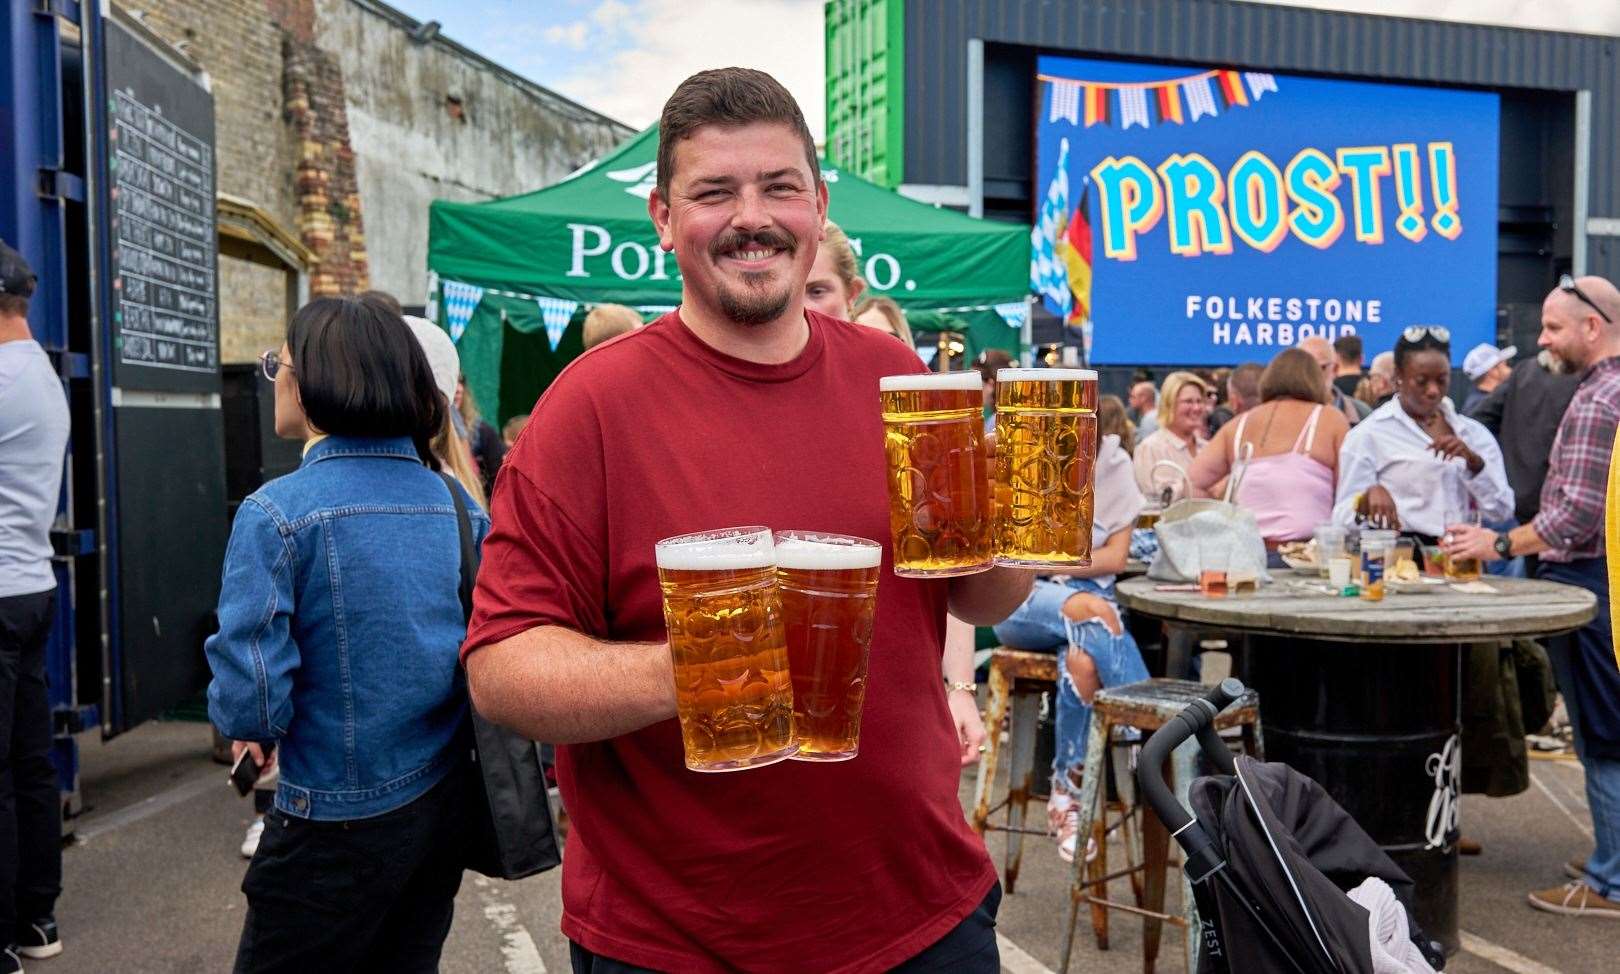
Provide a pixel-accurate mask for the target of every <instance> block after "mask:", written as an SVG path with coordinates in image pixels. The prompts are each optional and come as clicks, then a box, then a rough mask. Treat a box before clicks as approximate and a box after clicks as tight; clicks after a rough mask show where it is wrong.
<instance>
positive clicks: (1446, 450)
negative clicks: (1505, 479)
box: [1429, 433, 1485, 475]
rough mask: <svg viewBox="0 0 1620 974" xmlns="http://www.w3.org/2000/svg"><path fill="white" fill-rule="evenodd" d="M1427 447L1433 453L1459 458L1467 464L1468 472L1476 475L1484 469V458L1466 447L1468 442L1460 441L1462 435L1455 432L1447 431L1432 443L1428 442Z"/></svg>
mask: <svg viewBox="0 0 1620 974" xmlns="http://www.w3.org/2000/svg"><path fill="white" fill-rule="evenodd" d="M1429 449H1431V450H1433V451H1434V452H1435V453H1438V454H1439V455H1440V456H1443V457H1446V458H1448V459H1449V458H1452V457H1455V458H1456V459H1458V460H1461V461H1462V462H1463V463H1466V464H1467V465H1468V472H1469V474H1471V475H1477V474H1478V473H1479V472H1480V471H1481V470H1484V469H1485V460H1484V459H1483V458H1482V457H1481V456H1480V455H1479V454H1477V453H1475V452H1474V451H1473V450H1470V449H1469V448H1468V444H1467V443H1464V442H1463V441H1462V437H1460V436H1458V435H1457V434H1456V433H1447V434H1446V435H1444V436H1441V437H1439V438H1438V439H1436V440H1435V441H1434V442H1433V443H1430V444H1429Z"/></svg>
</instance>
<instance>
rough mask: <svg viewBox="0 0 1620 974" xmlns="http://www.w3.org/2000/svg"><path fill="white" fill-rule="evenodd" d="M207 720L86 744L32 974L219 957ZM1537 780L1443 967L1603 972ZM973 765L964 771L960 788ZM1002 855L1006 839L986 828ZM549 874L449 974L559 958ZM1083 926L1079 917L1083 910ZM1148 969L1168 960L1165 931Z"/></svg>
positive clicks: (1502, 804) (1044, 863)
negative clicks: (1563, 883) (77, 812)
mask: <svg viewBox="0 0 1620 974" xmlns="http://www.w3.org/2000/svg"><path fill="white" fill-rule="evenodd" d="M208 749H209V731H208V728H207V726H206V725H202V724H188V723H156V724H149V725H147V726H145V727H142V728H140V729H138V730H136V731H134V732H132V733H130V734H127V735H125V736H124V737H121V738H119V739H117V740H115V741H113V742H112V743H110V744H105V745H104V744H101V743H100V742H99V741H96V740H95V739H94V737H93V735H92V736H89V737H87V739H86V740H85V742H84V775H83V790H84V795H85V802H86V806H87V807H86V812H85V814H84V815H83V816H82V817H81V818H80V819H79V821H78V823H77V825H78V835H79V839H78V841H77V842H76V843H75V844H74V845H72V846H71V847H69V848H68V849H67V850H66V853H65V858H66V885H67V892H66V893H65V895H64V896H63V899H62V902H61V904H60V907H59V910H58V917H59V919H60V921H61V924H62V929H63V932H64V935H65V938H66V941H67V944H68V949H67V951H66V952H65V953H64V954H63V955H62V956H61V957H59V958H57V959H54V960H49V961H32V962H30V963H29V966H28V970H29V971H30V972H33V974H39V972H42V971H43V972H45V974H78V972H85V974H101V972H106V971H115V970H116V971H136V972H145V971H153V972H159V971H161V972H192V971H196V972H218V971H224V970H228V969H229V966H230V961H231V957H232V956H233V952H234V949H235V943H236V936H237V933H238V931H239V929H240V925H241V922H242V898H241V895H240V893H239V892H238V889H237V887H238V884H239V883H240V882H241V877H242V872H243V869H244V866H245V864H244V863H243V861H242V860H241V859H240V858H239V857H238V855H237V846H238V845H239V844H240V842H241V837H242V831H243V829H244V828H245V827H246V825H247V822H248V820H249V817H250V812H251V809H250V807H249V803H248V802H247V801H245V800H239V799H237V798H236V796H235V793H234V792H232V791H231V790H229V789H228V788H227V787H226V785H225V769H224V768H222V767H220V766H219V765H216V764H213V763H211V762H210V761H209V758H208ZM1532 771H1533V773H1534V777H1535V780H1536V786H1535V787H1533V788H1531V790H1530V791H1528V792H1526V793H1524V794H1522V795H1519V796H1517V797H1514V798H1510V799H1501V800H1482V799H1473V798H1466V799H1464V803H1463V821H1464V823H1465V825H1466V828H1467V831H1468V832H1469V833H1470V834H1471V835H1474V836H1476V837H1478V838H1479V839H1481V840H1482V841H1483V842H1484V844H1485V847H1486V852H1485V855H1484V856H1482V857H1480V858H1478V859H1471V860H1464V861H1463V873H1462V884H1463V888H1462V917H1463V927H1464V929H1465V930H1467V931H1468V933H1469V935H1470V936H1469V939H1468V948H1469V949H1467V950H1465V951H1464V952H1463V953H1461V954H1458V955H1457V956H1456V957H1454V958H1453V959H1452V961H1451V964H1450V965H1449V967H1448V970H1451V971H1456V972H1460V974H1499V972H1502V971H1512V972H1516V974H1548V972H1555V971H1563V972H1569V974H1577V972H1581V974H1584V972H1599V971H1612V970H1614V969H1615V963H1616V962H1615V959H1614V958H1615V944H1616V943H1617V940H1616V935H1617V934H1620V928H1617V927H1616V926H1615V925H1613V924H1609V923H1604V922H1602V921H1585V922H1584V923H1583V922H1580V921H1572V920H1566V919H1563V918H1559V917H1552V916H1548V915H1546V914H1540V913H1536V912H1534V911H1532V910H1530V909H1529V908H1528V907H1527V906H1525V905H1524V894H1525V892H1526V891H1528V890H1529V889H1531V888H1532V887H1536V886H1547V885H1552V884H1554V883H1556V882H1558V881H1559V879H1560V876H1559V872H1558V863H1559V862H1561V861H1562V860H1564V859H1565V858H1568V857H1569V856H1570V855H1572V854H1575V853H1577V852H1580V851H1581V850H1582V849H1583V848H1584V847H1586V846H1587V844H1588V843H1589V842H1590V838H1589V830H1590V824H1589V822H1588V820H1587V818H1586V814H1585V802H1584V797H1583V791H1582V788H1583V785H1582V779H1581V772H1580V768H1579V766H1577V765H1574V764H1573V763H1570V762H1551V761H1538V762H1536V763H1535V765H1534V766H1533V768H1532ZM970 794H971V777H970V776H969V777H967V778H965V779H964V787H963V795H964V801H965V800H966V799H967V797H968V796H970ZM989 846H990V851H991V853H992V855H994V856H995V857H996V859H997V861H998V862H999V861H1000V860H1001V856H1002V852H1003V845H1002V840H1001V838H1000V837H999V836H998V835H992V836H991V838H990V841H989ZM1066 882H1067V873H1066V872H1065V871H1064V869H1063V868H1062V863H1061V862H1060V861H1059V860H1058V858H1057V856H1056V854H1055V851H1054V849H1053V847H1052V846H1051V844H1050V843H1049V842H1047V841H1046V840H1043V839H1039V838H1031V839H1030V840H1029V842H1028V845H1027V852H1026V855H1025V857H1024V866H1023V872H1022V875H1021V876H1020V878H1019V883H1018V887H1017V892H1016V894H1015V895H1013V896H1010V897H1007V898H1006V899H1005V900H1004V901H1003V904H1002V910H1001V922H1000V929H1001V933H1002V935H1003V936H1004V937H1005V938H1006V942H1005V943H1004V945H1003V954H1002V959H1003V965H1004V967H1005V968H1006V969H1007V970H1009V971H1011V972H1013V974H1042V972H1044V971H1047V970H1048V969H1051V970H1055V969H1056V968H1057V966H1058V960H1059V958H1058V945H1059V943H1060V938H1061V935H1062V929H1061V923H1062V921H1063V916H1064V907H1063V904H1064V903H1065V902H1066V900H1065V896H1066V890H1065V885H1066ZM558 910H559V905H558V880H557V874H556V873H555V872H553V873H549V874H546V875H544V876H540V877H537V878H535V879H532V880H528V881H525V882H522V883H498V882H490V881H487V880H483V879H481V878H476V877H471V876H469V878H468V880H467V882H465V883H464V884H463V886H462V892H461V896H460V899H459V901H458V903H457V912H456V922H455V927H454V929H453V930H452V932H451V935H450V940H449V943H448V944H447V945H446V950H445V959H444V967H443V969H444V970H445V971H446V972H449V974H471V972H480V974H482V972H495V974H502V972H505V974H538V972H543V971H548V970H549V971H553V972H557V971H566V970H567V969H568V963H567V945H566V943H565V942H564V941H563V940H562V938H561V936H560V935H559V934H558V933H557V917H558ZM1082 922H1084V919H1082ZM1111 940H1112V942H1111V947H1112V949H1111V950H1108V951H1106V952H1099V951H1098V950H1097V949H1096V948H1095V946H1094V945H1093V944H1092V943H1091V941H1090V939H1089V936H1088V937H1083V938H1082V940H1081V943H1080V946H1079V947H1077V948H1076V950H1075V957H1074V966H1073V967H1072V968H1071V969H1072V970H1078V971H1083V972H1097V974H1112V972H1136V971H1140V970H1141V960H1140V953H1139V950H1140V943H1141V934H1140V924H1139V923H1138V922H1136V921H1135V920H1134V919H1132V918H1131V917H1129V916H1125V915H1118V916H1116V917H1115V919H1114V921H1113V924H1112V930H1111ZM1159 969H1160V970H1162V971H1180V970H1182V969H1183V963H1182V959H1181V956H1180V953H1179V951H1178V950H1177V949H1173V945H1172V942H1171V941H1169V940H1168V938H1167V943H1166V949H1165V952H1164V954H1163V955H1162V958H1161V961H1160V964H1159Z"/></svg>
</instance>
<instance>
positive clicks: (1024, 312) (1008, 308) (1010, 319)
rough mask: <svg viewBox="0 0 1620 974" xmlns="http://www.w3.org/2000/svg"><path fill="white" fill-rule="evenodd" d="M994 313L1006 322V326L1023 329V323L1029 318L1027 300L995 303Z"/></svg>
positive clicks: (1017, 329) (1018, 329)
mask: <svg viewBox="0 0 1620 974" xmlns="http://www.w3.org/2000/svg"><path fill="white" fill-rule="evenodd" d="M996 314H998V315H1000V316H1001V320H1002V321H1005V322H1006V323H1007V327H1008V328H1012V329H1014V330H1016V331H1023V329H1024V323H1025V322H1026V321H1028V320H1029V302H1027V301H1009V302H1007V303H1006V304H998V305H996Z"/></svg>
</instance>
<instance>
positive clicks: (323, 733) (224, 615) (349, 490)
mask: <svg viewBox="0 0 1620 974" xmlns="http://www.w3.org/2000/svg"><path fill="white" fill-rule="evenodd" d="M456 489H457V490H460V489H461V488H460V485H457V487H456ZM463 496H464V498H465V493H464V494H463ZM464 502H465V503H466V505H467V508H468V511H469V513H470V514H471V515H472V527H473V536H474V541H475V543H479V544H482V542H483V538H484V534H485V533H486V532H487V531H488V529H489V519H488V517H486V516H485V514H484V513H483V512H482V511H481V510H479V509H478V506H477V505H476V504H474V503H473V502H472V500H471V499H470V498H466V499H465V501H464ZM460 554H461V546H460V536H459V534H458V531H457V526H456V514H455V507H454V505H453V502H452V500H451V497H450V492H449V490H448V489H447V488H446V486H445V483H444V481H443V479H441V478H440V477H439V475H438V474H435V473H433V472H432V471H431V470H428V469H427V468H426V467H424V466H423V465H422V463H421V462H420V461H419V460H418V459H417V455H416V448H415V447H414V446H413V445H412V443H411V441H410V440H409V439H403V438H401V439H371V438H358V437H338V436H333V437H327V438H326V439H323V440H320V441H318V442H316V443H315V444H314V445H312V446H311V447H310V448H309V450H308V452H307V453H306V454H305V456H304V462H303V464H302V465H301V466H300V467H299V468H298V469H297V470H295V471H293V472H292V473H290V474H288V475H287V476H285V477H278V478H277V479H275V480H272V481H270V482H269V483H267V484H265V485H264V486H263V487H261V488H259V490H257V491H255V492H254V493H253V494H252V495H251V496H249V497H248V498H247V499H246V500H244V501H243V502H242V506H241V508H240V509H239V510H238V511H237V513H236V523H235V524H234V525H233V526H232V528H231V542H230V547H229V548H228V549H227V550H226V553H225V572H224V580H223V583H222V585H221V588H220V595H219V632H218V633H217V634H215V635H214V636H211V637H210V638H209V639H208V643H207V645H206V647H205V650H206V652H207V654H208V664H209V666H210V667H211V668H212V669H213V673H214V680H213V682H212V683H211V684H210V685H209V687H208V716H209V717H210V719H212V720H213V722H214V726H216V727H218V728H219V730H220V732H221V733H222V734H224V735H225V736H226V737H229V738H232V739H233V740H244V741H260V742H266V741H275V742H277V744H278V745H279V753H278V758H277V759H278V761H279V763H280V765H281V784H280V786H279V787H278V788H277V790H276V807H277V808H279V809H280V810H281V811H282V812H284V813H286V814H288V815H293V816H297V817H299V818H309V819H322V820H339V821H341V820H348V819H357V818H367V817H370V816H373V815H380V814H382V813H384V812H388V811H392V810H393V809H395V808H399V807H400V806H402V805H405V804H406V803H408V802H410V801H412V800H413V799H415V798H417V797H419V796H420V795H422V794H423V793H424V792H426V791H427V790H428V789H429V788H431V787H432V786H433V785H435V784H436V783H438V781H439V780H440V779H442V778H443V777H444V775H445V773H446V772H447V771H449V769H450V767H451V762H452V759H453V756H454V754H455V752H456V750H457V749H456V741H455V739H456V736H457V733H458V731H459V730H460V727H461V725H462V722H463V718H464V716H465V714H466V709H467V704H466V692H465V689H464V678H463V677H462V675H461V672H460V669H459V667H458V665H457V653H458V650H459V648H460V645H461V640H462V638H463V637H464V635H465V634H466V626H465V623H464V621H463V619H462V610H461V602H460V600H459V597H458V585H459V581H460V566H461V558H460Z"/></svg>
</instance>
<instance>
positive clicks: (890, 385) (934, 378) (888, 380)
mask: <svg viewBox="0 0 1620 974" xmlns="http://www.w3.org/2000/svg"><path fill="white" fill-rule="evenodd" d="M1096 375H1097V373H1095V372H1093V373H1092V377H1093V378H1095V377H1096ZM981 385H983V383H982V382H981V381H980V379H979V373H977V372H919V373H917V374H916V375H886V376H884V377H883V378H881V379H879V380H878V391H879V392H942V391H943V392H953V391H954V392H963V391H970V392H978V391H979V387H980V386H981Z"/></svg>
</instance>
